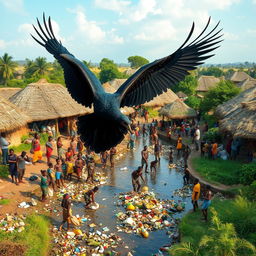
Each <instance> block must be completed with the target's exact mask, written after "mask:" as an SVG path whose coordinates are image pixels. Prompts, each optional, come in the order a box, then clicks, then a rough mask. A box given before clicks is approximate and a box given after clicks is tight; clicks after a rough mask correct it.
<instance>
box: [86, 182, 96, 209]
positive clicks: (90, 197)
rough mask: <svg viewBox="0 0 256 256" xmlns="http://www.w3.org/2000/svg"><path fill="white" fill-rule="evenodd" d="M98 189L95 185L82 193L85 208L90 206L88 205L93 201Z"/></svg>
mask: <svg viewBox="0 0 256 256" xmlns="http://www.w3.org/2000/svg"><path fill="white" fill-rule="evenodd" d="M98 190H99V187H97V186H96V187H94V188H93V189H91V190H89V191H87V192H86V193H84V201H85V208H90V205H91V204H94V203H95V193H96V192H97V191H98Z"/></svg>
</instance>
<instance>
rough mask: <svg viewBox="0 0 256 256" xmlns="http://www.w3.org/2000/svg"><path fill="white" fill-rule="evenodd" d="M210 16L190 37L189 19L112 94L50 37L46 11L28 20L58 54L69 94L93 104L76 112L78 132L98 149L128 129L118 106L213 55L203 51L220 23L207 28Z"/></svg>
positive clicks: (214, 40) (212, 44) (144, 96)
mask: <svg viewBox="0 0 256 256" xmlns="http://www.w3.org/2000/svg"><path fill="white" fill-rule="evenodd" d="M210 20H211V19H210V18H209V20H208V22H207V24H206V26H205V28H204V29H203V31H202V32H201V33H200V34H199V35H198V36H197V37H196V38H195V39H194V40H193V41H192V40H190V38H191V36H192V34H193V31H194V27H195V25H194V22H193V25H192V27H191V30H190V32H189V35H188V37H187V39H186V40H185V42H184V43H183V44H182V45H181V46H180V47H179V48H178V49H177V50H176V51H175V52H174V53H172V54H171V55H168V56H167V57H164V58H161V59H158V60H155V61H153V62H151V63H149V64H146V65H144V66H142V67H141V68H140V69H139V70H138V71H137V72H135V73H134V74H133V75H132V76H131V77H129V78H128V79H127V80H126V81H125V82H124V83H123V84H122V85H121V86H120V87H119V88H118V90H117V91H116V92H115V93H113V94H111V93H106V92H105V90H104V88H103V87H102V85H101V83H100V81H99V80H98V78H97V77H96V76H95V75H94V74H93V73H92V72H91V71H90V69H89V68H88V67H86V65H84V64H83V63H82V62H81V61H80V60H78V59H77V58H76V57H75V56H74V55H73V54H71V53H70V52H69V51H68V50H67V49H66V48H65V47H64V46H63V45H62V43H61V41H58V40H57V39H56V38H55V35H54V33H53V29H52V24H51V18H50V17H49V18H48V20H46V19H45V15H43V23H42V24H41V23H40V22H39V20H38V19H37V24H38V28H36V27H35V26H33V27H34V29H35V32H36V33H37V35H38V36H39V37H40V38H41V40H38V39H36V38H35V37H34V36H33V35H31V36H32V37H33V38H34V39H35V40H36V41H37V42H38V43H39V44H40V45H42V46H43V47H45V49H46V50H47V51H48V52H49V53H51V54H52V55H53V56H54V57H55V58H56V59H57V60H58V62H59V63H60V65H61V66H62V68H63V70H64V77H65V82H66V86H67V89H68V91H69V92H70V94H71V96H72V97H73V98H74V99H75V100H76V101H77V102H78V103H80V104H82V105H84V106H86V107H92V105H93V107H94V113H92V114H89V115H86V116H81V117H79V119H78V132H79V133H80V136H81V139H82V141H83V142H84V143H85V145H86V146H88V147H90V149H91V150H93V151H95V152H96V153H98V152H102V151H105V150H108V149H110V148H111V147H114V146H116V145H117V144H119V143H120V142H121V141H122V140H123V138H124V136H125V134H127V132H128V131H130V120H129V118H128V117H127V116H125V115H123V114H122V113H121V111H120V107H125V106H127V107H133V106H138V105H141V104H143V103H145V102H147V101H150V100H152V99H153V98H154V97H156V96H157V95H160V94H162V93H163V92H166V90H167V89H168V88H172V87H173V86H175V85H176V84H177V83H179V82H180V81H182V80H183V79H184V78H185V76H186V75H188V74H189V71H190V70H193V69H196V66H198V65H200V64H203V63H204V60H206V59H208V58H210V57H212V56H214V54H209V53H210V52H212V51H213V50H215V49H216V48H218V47H219V45H218V44H219V43H220V42H221V41H222V39H221V37H222V34H221V33H220V32H221V31H222V29H218V25H219V22H218V23H217V24H216V26H215V27H214V28H213V29H212V30H210V31H209V32H207V28H208V26H209V24H210ZM190 41H191V42H190Z"/></svg>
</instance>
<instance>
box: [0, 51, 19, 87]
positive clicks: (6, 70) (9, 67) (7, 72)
mask: <svg viewBox="0 0 256 256" xmlns="http://www.w3.org/2000/svg"><path fill="white" fill-rule="evenodd" d="M12 59H13V58H12V56H10V55H8V53H5V54H4V55H3V57H0V76H1V79H2V80H3V82H4V85H7V82H8V81H9V80H10V79H11V78H12V77H13V72H14V70H15V67H17V63H16V62H14V61H13V60H12Z"/></svg>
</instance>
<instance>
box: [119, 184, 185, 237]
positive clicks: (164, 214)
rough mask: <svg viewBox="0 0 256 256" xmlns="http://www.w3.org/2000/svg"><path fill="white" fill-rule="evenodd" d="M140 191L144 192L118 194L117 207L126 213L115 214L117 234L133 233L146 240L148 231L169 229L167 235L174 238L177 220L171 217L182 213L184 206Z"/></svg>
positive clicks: (151, 193)
mask: <svg viewBox="0 0 256 256" xmlns="http://www.w3.org/2000/svg"><path fill="white" fill-rule="evenodd" d="M146 188H147V187H146ZM142 190H144V191H145V192H141V193H138V194H137V193H133V192H129V193H125V194H124V193H120V194H119V196H118V198H119V201H118V202H117V205H118V206H123V207H125V209H126V211H125V212H123V211H120V212H118V213H117V214H116V217H117V218H118V220H119V221H120V224H119V225H118V226H117V229H118V232H126V233H135V234H139V235H141V236H142V237H144V238H147V237H148V236H149V232H150V231H154V230H159V229H169V230H170V231H169V232H168V234H169V235H170V237H172V238H174V237H175V236H176V235H177V230H176V228H177V221H178V220H177V219H175V218H174V217H173V216H172V215H173V213H174V212H181V211H183V210H184V208H185V205H184V204H183V203H182V202H179V203H177V202H175V201H174V200H159V199H157V198H156V196H155V194H154V193H153V192H148V191H147V189H144V188H143V189H142Z"/></svg>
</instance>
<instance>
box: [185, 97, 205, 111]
mask: <svg viewBox="0 0 256 256" xmlns="http://www.w3.org/2000/svg"><path fill="white" fill-rule="evenodd" d="M201 101H202V100H201V99H200V98H198V97H196V96H194V95H190V96H188V98H187V99H186V100H185V103H186V104H187V105H188V106H189V107H191V108H193V109H195V110H199V108H200V104H201Z"/></svg>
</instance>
